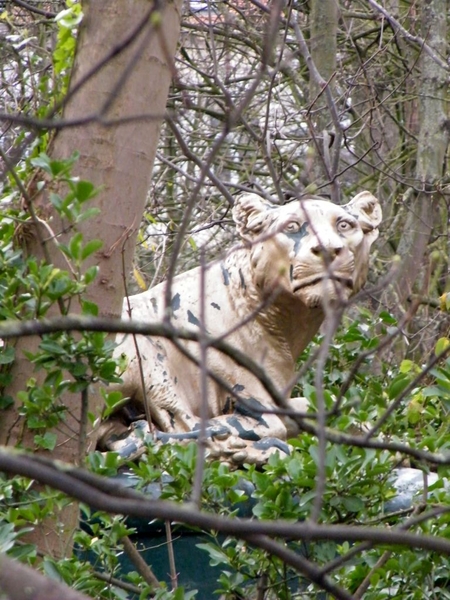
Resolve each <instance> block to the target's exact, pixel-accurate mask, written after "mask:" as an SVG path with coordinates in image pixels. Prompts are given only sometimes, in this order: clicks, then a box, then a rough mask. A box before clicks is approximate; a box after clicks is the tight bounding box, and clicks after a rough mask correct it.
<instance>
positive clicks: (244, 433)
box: [226, 416, 261, 442]
mask: <svg viewBox="0 0 450 600" xmlns="http://www.w3.org/2000/svg"><path fill="white" fill-rule="evenodd" d="M226 421H227V423H228V425H230V426H231V427H234V429H236V431H237V432H238V435H239V437H240V438H242V439H243V440H249V441H250V442H257V441H259V440H260V439H261V438H260V437H259V435H258V434H257V433H256V432H255V431H254V430H253V429H245V428H244V427H243V425H242V423H241V422H240V421H239V419H238V418H237V417H235V416H233V417H228V418H227V420H226Z"/></svg>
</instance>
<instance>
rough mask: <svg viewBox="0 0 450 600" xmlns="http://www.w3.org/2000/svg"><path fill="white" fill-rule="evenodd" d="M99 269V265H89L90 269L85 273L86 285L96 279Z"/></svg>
mask: <svg viewBox="0 0 450 600" xmlns="http://www.w3.org/2000/svg"><path fill="white" fill-rule="evenodd" d="M98 271H99V268H98V266H97V265H93V266H92V267H89V269H87V270H86V272H85V274H84V283H85V284H86V285H89V284H90V283H92V282H93V281H94V279H95V278H96V277H97V274H98ZM97 312H98V311H97Z"/></svg>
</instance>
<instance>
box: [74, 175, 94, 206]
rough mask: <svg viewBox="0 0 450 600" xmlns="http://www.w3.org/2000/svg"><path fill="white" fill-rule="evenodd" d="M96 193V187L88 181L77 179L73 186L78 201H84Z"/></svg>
mask: <svg viewBox="0 0 450 600" xmlns="http://www.w3.org/2000/svg"><path fill="white" fill-rule="evenodd" d="M95 194H96V189H95V186H94V184H93V183H91V182H90V181H83V180H82V181H78V182H77V184H76V186H75V195H76V197H77V199H78V200H79V201H80V202H86V200H89V199H90V198H93V197H94V196H95Z"/></svg>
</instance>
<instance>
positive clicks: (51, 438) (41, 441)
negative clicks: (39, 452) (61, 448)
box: [34, 431, 57, 450]
mask: <svg viewBox="0 0 450 600" xmlns="http://www.w3.org/2000/svg"><path fill="white" fill-rule="evenodd" d="M56 441H57V435H56V433H52V432H50V431H47V432H46V433H44V435H35V436H34V443H35V444H36V445H37V446H39V447H40V448H44V450H54V449H55V446H56Z"/></svg>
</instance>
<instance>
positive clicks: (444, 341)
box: [434, 337, 450, 356]
mask: <svg viewBox="0 0 450 600" xmlns="http://www.w3.org/2000/svg"><path fill="white" fill-rule="evenodd" d="M449 345H450V340H449V339H448V338H445V337H441V338H439V339H438V341H437V344H436V348H435V350H434V353H435V355H436V356H439V355H441V354H442V353H443V352H445V351H446V350H447V348H448V347H449Z"/></svg>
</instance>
